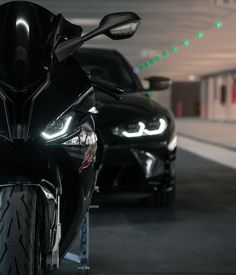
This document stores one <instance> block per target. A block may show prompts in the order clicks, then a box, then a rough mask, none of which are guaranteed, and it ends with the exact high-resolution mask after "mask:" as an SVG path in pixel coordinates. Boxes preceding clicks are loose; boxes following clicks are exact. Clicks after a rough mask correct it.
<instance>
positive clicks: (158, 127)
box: [112, 118, 168, 138]
mask: <svg viewBox="0 0 236 275" xmlns="http://www.w3.org/2000/svg"><path fill="white" fill-rule="evenodd" d="M167 126H168V123H167V120H166V119H165V118H158V119H154V120H152V121H147V122H142V121H139V122H137V123H132V124H129V125H126V126H121V127H116V128H114V129H113V130H112V132H113V134H114V135H117V136H120V137H126V138H136V137H143V136H155V135H161V134H163V133H164V132H165V130H166V128H167Z"/></svg>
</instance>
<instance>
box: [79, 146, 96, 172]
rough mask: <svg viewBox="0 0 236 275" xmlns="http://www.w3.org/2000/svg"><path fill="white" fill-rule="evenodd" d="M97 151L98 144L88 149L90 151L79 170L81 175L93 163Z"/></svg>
mask: <svg viewBox="0 0 236 275" xmlns="http://www.w3.org/2000/svg"><path fill="white" fill-rule="evenodd" d="M96 150H97V144H96V143H95V144H94V145H91V146H90V147H89V148H88V151H87V152H86V154H85V157H84V160H83V162H82V164H81V166H80V168H79V173H81V172H82V171H83V170H84V169H86V168H88V167H89V165H90V163H91V162H92V160H93V157H94V155H95V153H96Z"/></svg>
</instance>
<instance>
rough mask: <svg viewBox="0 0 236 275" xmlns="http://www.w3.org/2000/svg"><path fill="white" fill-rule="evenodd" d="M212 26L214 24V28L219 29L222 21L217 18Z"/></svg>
mask: <svg viewBox="0 0 236 275" xmlns="http://www.w3.org/2000/svg"><path fill="white" fill-rule="evenodd" d="M214 26H215V28H217V29H220V28H222V27H223V22H222V21H220V20H217V21H216V22H215V23H214Z"/></svg>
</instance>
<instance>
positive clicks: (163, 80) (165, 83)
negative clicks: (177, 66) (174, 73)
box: [145, 76, 172, 91]
mask: <svg viewBox="0 0 236 275" xmlns="http://www.w3.org/2000/svg"><path fill="white" fill-rule="evenodd" d="M145 80H147V81H148V82H149V90H153V91H162V90H167V89H169V88H170V87H171V85H172V81H171V79H170V78H167V77H163V76H150V77H147V78H145Z"/></svg>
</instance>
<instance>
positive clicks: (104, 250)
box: [54, 150, 236, 275]
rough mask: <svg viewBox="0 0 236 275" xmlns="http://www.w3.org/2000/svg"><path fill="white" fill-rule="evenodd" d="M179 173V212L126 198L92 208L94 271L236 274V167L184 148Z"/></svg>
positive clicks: (70, 267) (69, 266)
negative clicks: (222, 163)
mask: <svg viewBox="0 0 236 275" xmlns="http://www.w3.org/2000/svg"><path fill="white" fill-rule="evenodd" d="M177 172H178V193H177V207H176V210H175V211H168V210H164V209H155V208H150V207H147V206H146V207H145V206H141V205H139V204H137V203H136V202H135V201H133V202H130V200H127V199H126V198H123V197H118V198H116V199H114V198H113V199H112V200H111V199H110V198H109V197H106V198H105V199H104V203H103V204H102V205H101V207H100V209H94V210H92V215H91V223H92V229H91V251H90V254H91V274H114V275H115V274H116V275H117V274H138V275H141V274H163V275H167V274H168V275H170V274H173V275H174V274H176V275H177V274H178V275H181V274H186V275H187V274H190V275H191V274H227V275H228V274H236V170H231V169H230V168H227V167H224V166H222V165H219V164H216V163H213V162H210V161H207V160H205V159H202V158H200V157H197V156H195V155H192V154H190V153H187V152H185V151H181V150H180V151H179V154H178V164H177ZM111 201H113V202H111ZM76 251H77V249H76V245H74V246H73V248H72V250H71V252H74V253H75V252H76ZM54 274H57V275H59V274H60V275H62V274H64V275H65V274H66V275H70V274H78V273H77V271H76V265H75V264H73V263H70V262H68V261H63V263H62V265H61V271H60V272H58V273H54Z"/></svg>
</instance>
